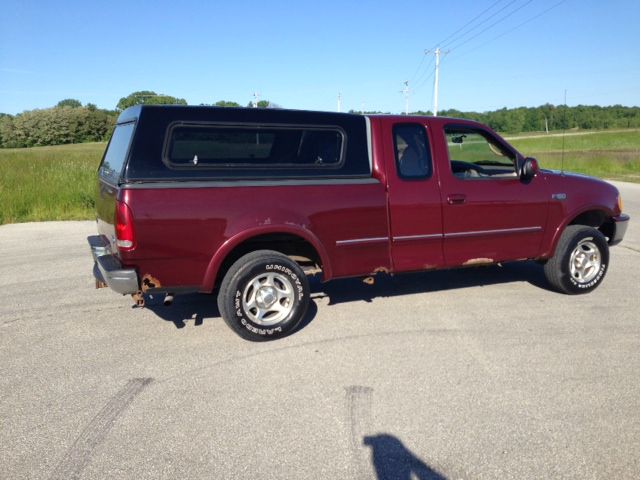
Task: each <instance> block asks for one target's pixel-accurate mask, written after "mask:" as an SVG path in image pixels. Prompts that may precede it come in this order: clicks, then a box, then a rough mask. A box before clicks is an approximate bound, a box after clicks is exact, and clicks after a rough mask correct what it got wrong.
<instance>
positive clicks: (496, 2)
mask: <svg viewBox="0 0 640 480" xmlns="http://www.w3.org/2000/svg"><path fill="white" fill-rule="evenodd" d="M502 1H503V0H497V1H495V2H493V3H492V4H491V5H489V6H488V7H487V8H485V9H484V10H483V11H481V12H480V13H479V14H478V15H476V16H475V17H473V18H472V19H471V20H469V21H468V22H467V23H465V24H464V25H463V26H461V27H460V28H459V29H458V30H456V31H455V32H453V33H451V34H450V35H449V36H448V37H445V38H444V39H443V40H440V41H439V42H438V43H436V44H435V45H434V46H433V48H436V47H437V46H438V45H443V44H444V42H446V41H447V40H449V39H450V38H451V37H453V36H454V35H456V34H457V33H458V32H460V31H461V30H463V29H464V28H466V27H467V26H468V25H469V24H471V23H473V22H474V21H475V20H476V19H478V18H480V17H481V16H482V15H484V14H485V13H487V12H488V11H489V10H491V9H492V8H493V7H495V6H496V5H497V4H498V3H500V2H502ZM515 1H516V0H513V1H512V2H510V3H509V4H507V6H509V5H510V4H511V3H513V2H515ZM505 8H506V7H505ZM498 13H499V12H498Z"/></svg>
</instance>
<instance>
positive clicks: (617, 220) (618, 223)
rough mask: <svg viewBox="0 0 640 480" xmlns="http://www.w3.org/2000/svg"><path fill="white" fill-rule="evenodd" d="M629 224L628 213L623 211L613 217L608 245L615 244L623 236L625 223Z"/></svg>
mask: <svg viewBox="0 0 640 480" xmlns="http://www.w3.org/2000/svg"><path fill="white" fill-rule="evenodd" d="M628 224H629V215H626V214H624V213H622V214H620V215H618V216H617V217H613V235H611V239H610V240H609V245H611V246H613V245H617V244H619V243H620V242H621V241H622V239H623V238H624V234H625V233H627V225H628Z"/></svg>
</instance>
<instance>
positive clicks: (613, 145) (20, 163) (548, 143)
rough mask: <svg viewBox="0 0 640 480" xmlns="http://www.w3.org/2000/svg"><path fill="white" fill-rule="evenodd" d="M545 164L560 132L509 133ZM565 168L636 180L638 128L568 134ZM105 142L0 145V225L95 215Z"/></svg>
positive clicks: (550, 163)
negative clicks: (27, 145) (551, 133)
mask: <svg viewBox="0 0 640 480" xmlns="http://www.w3.org/2000/svg"><path fill="white" fill-rule="evenodd" d="M508 138H509V141H510V142H511V143H512V144H513V146H515V147H516V148H517V149H518V150H519V151H520V152H521V153H523V154H524V155H528V156H532V157H536V158H537V159H538V160H539V162H540V165H541V166H542V167H543V168H552V169H559V168H560V163H561V157H562V136H561V135H555V134H554V135H548V136H547V135H544V134H536V135H531V134H523V135H518V136H513V137H508ZM564 143H565V145H564V148H565V154H564V169H565V170H566V171H573V172H579V173H585V174H587V175H593V176H596V177H601V178H611V179H618V180H624V181H631V182H640V130H623V131H602V132H595V133H594V132H578V133H576V132H568V133H567V135H566V136H565V139H564ZM104 148H105V144H104V143H84V144H79V145H60V146H56V147H36V148H22V149H0V224H4V223H17V222H35V221H42V220H81V219H90V218H93V216H94V214H95V213H94V191H95V185H96V183H95V182H96V170H97V168H98V164H99V163H100V158H101V157H102V153H103V151H104Z"/></svg>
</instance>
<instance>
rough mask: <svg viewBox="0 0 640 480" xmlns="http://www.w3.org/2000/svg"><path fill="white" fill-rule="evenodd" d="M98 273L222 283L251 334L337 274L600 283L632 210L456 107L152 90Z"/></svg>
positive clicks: (271, 326) (130, 113)
mask: <svg viewBox="0 0 640 480" xmlns="http://www.w3.org/2000/svg"><path fill="white" fill-rule="evenodd" d="M98 185H99V189H98V198H97V224H98V225H97V227H98V233H99V235H96V236H92V237H89V244H90V246H91V250H92V253H93V257H94V260H95V265H94V269H93V272H94V276H95V278H96V285H97V286H109V287H111V289H113V290H115V291H116V292H118V293H121V294H132V295H133V297H134V300H135V301H136V302H138V303H139V304H141V305H142V304H144V295H145V294H163V295H166V296H167V303H169V302H170V301H171V299H172V298H173V295H175V294H179V293H182V292H195V291H197V292H206V293H211V292H217V299H218V307H219V310H220V313H221V315H222V317H223V318H224V320H225V321H226V323H227V324H228V325H229V326H230V327H231V328H232V329H233V330H234V331H235V332H237V333H238V334H239V335H240V336H242V337H243V338H246V339H249V340H265V339H270V338H277V337H282V336H284V335H287V334H289V333H291V332H292V331H294V330H295V328H296V327H297V325H298V324H299V323H300V321H301V320H302V318H303V316H304V315H305V312H306V310H307V306H308V304H309V293H310V292H309V283H308V280H307V274H308V273H309V272H310V271H313V272H316V273H317V272H319V271H321V272H322V279H323V281H329V280H332V279H335V278H340V277H356V276H363V277H367V276H370V275H373V274H375V273H377V272H386V273H392V274H396V273H401V272H411V271H419V270H430V269H439V268H451V267H460V266H469V265H484V264H492V263H497V262H506V261H514V260H530V259H533V260H537V261H539V262H540V263H542V264H544V272H545V274H546V277H547V279H548V281H549V283H550V284H551V286H552V287H553V288H555V289H556V290H558V291H561V292H564V293H569V294H576V293H586V292H589V291H591V290H593V289H594V288H596V287H597V286H598V285H599V284H600V283H601V282H602V279H603V278H604V276H605V273H606V271H607V267H608V265H609V249H608V247H609V245H615V244H617V243H619V242H620V241H621V240H622V238H623V236H624V233H625V230H626V227H627V223H628V220H629V217H628V216H627V215H624V214H623V213H622V199H621V198H620V194H619V193H618V191H617V190H616V188H614V187H613V186H611V185H609V184H607V183H605V182H603V181H600V180H596V179H594V178H589V177H586V176H579V175H571V174H566V173H559V172H552V171H548V170H542V169H540V168H539V167H538V165H537V163H536V161H535V159H533V158H525V157H523V156H522V155H521V154H520V153H518V152H517V151H516V150H515V149H514V148H513V147H512V146H510V145H509V144H508V143H507V142H505V141H504V140H503V139H502V138H500V136H498V135H497V134H496V133H494V132H493V131H491V130H490V129H489V128H487V127H486V126H483V125H481V124H478V123H476V122H471V121H468V120H460V119H453V118H440V117H437V118H432V117H419V116H382V115H370V116H362V115H349V114H337V113H328V112H306V111H295V110H275V109H242V108H238V109H235V108H213V107H181V106H136V107H132V108H129V109H127V110H125V111H124V112H122V114H121V115H120V117H119V119H118V122H117V125H116V128H115V130H114V133H113V136H112V138H111V141H110V142H109V145H108V147H107V149H106V152H105V154H104V158H103V159H102V163H101V165H100V168H99V171H98Z"/></svg>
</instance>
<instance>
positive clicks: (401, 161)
mask: <svg viewBox="0 0 640 480" xmlns="http://www.w3.org/2000/svg"><path fill="white" fill-rule="evenodd" d="M393 144H394V147H395V156H396V168H397V169H398V176H399V177H400V178H404V179H422V178H428V177H430V176H431V151H430V150H429V142H428V140H427V135H426V133H425V130H424V127H423V126H422V125H418V124H414V123H404V124H399V125H395V126H394V127H393Z"/></svg>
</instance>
